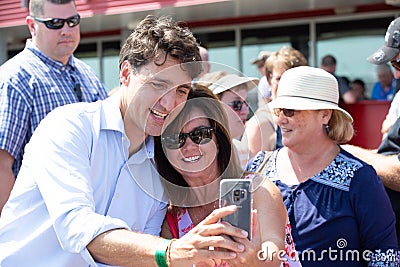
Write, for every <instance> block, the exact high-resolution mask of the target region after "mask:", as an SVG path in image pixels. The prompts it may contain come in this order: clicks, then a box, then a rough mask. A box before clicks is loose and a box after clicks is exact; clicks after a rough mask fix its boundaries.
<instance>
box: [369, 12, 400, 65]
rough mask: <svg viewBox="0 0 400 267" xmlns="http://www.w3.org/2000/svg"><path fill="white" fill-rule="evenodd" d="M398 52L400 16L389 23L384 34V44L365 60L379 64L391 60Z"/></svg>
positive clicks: (399, 47)
mask: <svg viewBox="0 0 400 267" xmlns="http://www.w3.org/2000/svg"><path fill="white" fill-rule="evenodd" d="M398 53H400V18H397V19H395V20H393V21H392V22H391V23H390V25H389V27H388V29H387V31H386V35H385V45H384V46H382V47H381V48H379V49H378V50H377V51H376V52H375V53H373V54H372V55H370V56H369V57H368V58H367V60H368V61H369V62H371V63H372V64H376V65H381V64H385V63H387V62H389V61H391V60H392V59H393V58H394V57H395V56H397V54H398Z"/></svg>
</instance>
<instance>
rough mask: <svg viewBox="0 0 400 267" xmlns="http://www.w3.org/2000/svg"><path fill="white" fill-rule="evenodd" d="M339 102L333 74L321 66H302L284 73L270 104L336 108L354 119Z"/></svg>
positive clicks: (272, 105) (298, 108)
mask: <svg viewBox="0 0 400 267" xmlns="http://www.w3.org/2000/svg"><path fill="white" fill-rule="evenodd" d="M338 102H339V89H338V83H337V81H336V78H335V77H334V76H333V75H332V74H330V73H328V72H327V71H325V70H323V69H320V68H314V67H308V66H300V67H295V68H291V69H289V70H287V71H285V72H284V73H283V75H282V77H281V79H280V81H279V86H278V92H277V96H276V98H275V99H274V100H272V101H271V102H270V103H269V104H268V105H269V107H270V108H271V109H275V108H286V109H294V110H318V109H336V110H338V111H341V112H342V113H343V114H345V115H346V116H347V117H348V118H349V119H350V120H351V121H353V118H352V117H351V115H350V114H349V113H348V112H347V111H345V110H344V109H342V108H340V107H339V106H338Z"/></svg>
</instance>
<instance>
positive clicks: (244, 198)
mask: <svg viewBox="0 0 400 267" xmlns="http://www.w3.org/2000/svg"><path fill="white" fill-rule="evenodd" d="M219 188H220V194H219V195H220V198H219V206H220V207H226V206H229V205H236V206H237V210H236V212H235V213H233V214H230V215H228V216H226V217H224V218H222V219H221V221H226V222H229V223H230V224H231V225H233V226H236V227H238V228H240V229H243V230H245V231H247V232H248V233H249V239H251V232H252V231H251V210H252V207H253V201H252V183H251V180H249V179H223V180H221V182H220V187H219Z"/></svg>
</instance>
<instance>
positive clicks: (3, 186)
mask: <svg viewBox="0 0 400 267" xmlns="http://www.w3.org/2000/svg"><path fill="white" fill-rule="evenodd" d="M13 163H14V157H13V156H11V155H10V153H8V152H7V151H5V150H3V149H0V215H1V210H2V209H3V207H4V204H6V202H7V200H8V197H9V196H10V192H11V189H12V188H13V186H14V183H15V177H14V173H13V171H12V165H13Z"/></svg>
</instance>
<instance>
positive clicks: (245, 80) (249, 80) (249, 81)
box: [209, 76, 259, 95]
mask: <svg viewBox="0 0 400 267" xmlns="http://www.w3.org/2000/svg"><path fill="white" fill-rule="evenodd" d="M225 77H228V76H225ZM219 81H220V80H218V81H216V82H215V83H213V84H212V85H211V86H210V87H209V88H210V89H211V91H213V93H214V94H216V95H218V94H220V93H222V92H225V91H226V90H231V89H232V88H234V87H236V86H239V85H245V86H246V91H247V92H249V91H250V90H252V89H253V88H255V87H257V86H258V82H259V79H258V78H255V77H235V78H234V79H232V80H230V81H229V84H227V83H225V82H223V83H221V84H220V83H219Z"/></svg>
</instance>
